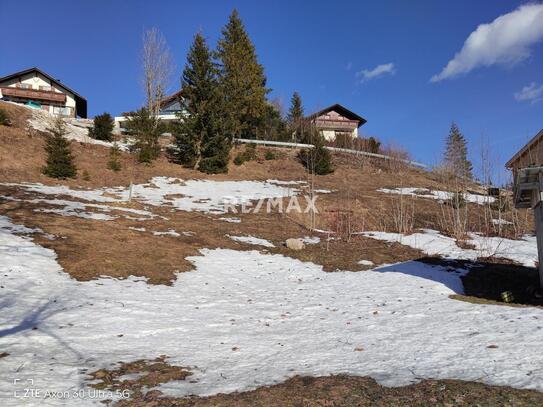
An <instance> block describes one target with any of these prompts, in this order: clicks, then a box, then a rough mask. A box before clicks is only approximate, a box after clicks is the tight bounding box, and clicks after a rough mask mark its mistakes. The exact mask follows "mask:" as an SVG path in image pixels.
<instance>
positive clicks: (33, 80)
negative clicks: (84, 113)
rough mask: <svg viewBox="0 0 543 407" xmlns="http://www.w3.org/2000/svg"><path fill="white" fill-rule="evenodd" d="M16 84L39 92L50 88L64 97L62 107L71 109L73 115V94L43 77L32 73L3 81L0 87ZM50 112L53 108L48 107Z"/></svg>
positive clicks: (14, 85)
mask: <svg viewBox="0 0 543 407" xmlns="http://www.w3.org/2000/svg"><path fill="white" fill-rule="evenodd" d="M18 83H23V84H25V85H30V86H31V87H32V89H35V90H39V89H40V86H52V87H53V90H54V91H55V92H59V93H64V94H65V95H66V102H65V104H64V106H66V107H71V108H72V114H75V96H74V94H73V93H71V92H68V91H66V90H65V89H64V88H61V87H60V86H57V85H55V84H54V83H53V84H51V83H50V81H49V79H47V78H46V77H45V76H43V75H41V74H39V73H38V74H37V76H36V74H35V73H34V72H31V73H28V74H26V75H23V76H21V77H20V78H13V79H11V80H8V81H4V82H1V83H0V86H7V87H12V88H14V87H16V86H17V84H18ZM50 111H51V112H53V107H52V106H51V107H50Z"/></svg>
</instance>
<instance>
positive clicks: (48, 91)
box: [0, 68, 87, 118]
mask: <svg viewBox="0 0 543 407" xmlns="http://www.w3.org/2000/svg"><path fill="white" fill-rule="evenodd" d="M0 99H1V100H5V101H9V102H14V103H19V104H23V105H27V106H30V107H33V108H36V109H42V110H45V111H48V112H49V113H52V114H54V115H60V116H66V117H82V118H87V100H86V99H85V98H84V97H82V96H81V95H79V94H78V93H77V92H75V91H74V90H72V89H70V88H69V87H68V86H66V85H64V84H63V83H62V82H61V81H60V80H58V79H54V78H53V77H52V76H50V75H48V74H47V73H45V72H43V71H42V70H40V69H38V68H30V69H26V70H24V71H20V72H15V73H13V74H11V75H7V76H4V77H3V78H0Z"/></svg>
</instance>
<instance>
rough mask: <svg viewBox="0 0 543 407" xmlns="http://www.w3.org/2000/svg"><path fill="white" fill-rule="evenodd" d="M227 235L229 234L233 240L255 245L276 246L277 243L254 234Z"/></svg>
mask: <svg viewBox="0 0 543 407" xmlns="http://www.w3.org/2000/svg"><path fill="white" fill-rule="evenodd" d="M226 236H228V237H229V238H230V239H232V240H235V241H236V242H241V243H247V244H253V245H255V246H264V247H275V245H274V244H273V243H272V242H270V241H269V240H266V239H260V238H258V237H254V236H231V235H226Z"/></svg>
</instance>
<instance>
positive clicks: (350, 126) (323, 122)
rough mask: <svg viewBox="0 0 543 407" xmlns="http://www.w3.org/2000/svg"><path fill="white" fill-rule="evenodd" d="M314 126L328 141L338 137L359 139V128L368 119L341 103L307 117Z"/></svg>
mask: <svg viewBox="0 0 543 407" xmlns="http://www.w3.org/2000/svg"><path fill="white" fill-rule="evenodd" d="M306 120H307V121H309V122H310V123H312V124H314V125H315V127H316V128H317V130H319V131H320V132H321V134H322V135H323V136H324V138H325V139H326V140H327V141H333V140H335V139H336V137H338V136H340V137H341V136H342V135H346V136H349V137H352V138H356V137H358V128H359V127H360V126H362V125H363V124H364V123H366V119H364V118H363V117H361V116H359V115H357V114H356V113H354V112H352V111H350V110H349V109H347V108H345V107H343V106H341V105H340V104H339V103H336V104H335V105H332V106H328V107H327V108H325V109H322V110H320V111H318V112H317V113H313V114H312V115H310V116H307V117H306Z"/></svg>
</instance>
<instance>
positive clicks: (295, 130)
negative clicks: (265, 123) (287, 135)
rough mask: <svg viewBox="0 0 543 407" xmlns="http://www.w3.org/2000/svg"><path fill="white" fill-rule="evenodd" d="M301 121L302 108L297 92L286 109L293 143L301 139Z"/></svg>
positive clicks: (302, 115)
mask: <svg viewBox="0 0 543 407" xmlns="http://www.w3.org/2000/svg"><path fill="white" fill-rule="evenodd" d="M303 119H304V108H303V105H302V98H301V97H300V94H299V93H298V92H294V93H293V94H292V98H291V99H290V108H289V109H288V115H287V120H288V123H289V128H290V132H291V134H292V138H293V139H294V141H300V139H301V131H302V123H303Z"/></svg>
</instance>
